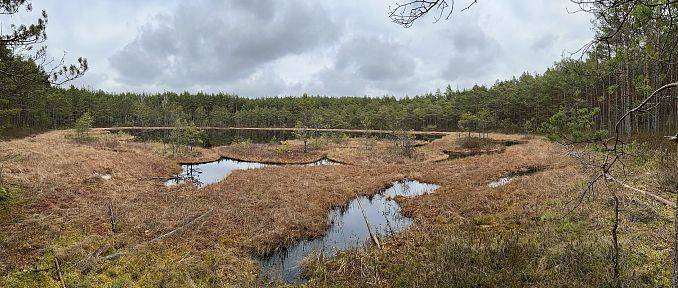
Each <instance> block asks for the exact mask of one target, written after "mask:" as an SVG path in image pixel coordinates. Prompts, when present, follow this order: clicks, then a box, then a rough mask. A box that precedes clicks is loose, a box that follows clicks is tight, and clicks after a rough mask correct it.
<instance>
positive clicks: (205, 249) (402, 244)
mask: <svg viewBox="0 0 678 288" xmlns="http://www.w3.org/2000/svg"><path fill="white" fill-rule="evenodd" d="M490 137H492V138H494V139H504V140H519V138H520V136H511V135H499V134H493V135H490ZM455 141H456V137H455V135H450V136H446V137H445V138H442V139H438V140H436V141H433V142H432V143H430V144H427V145H424V146H421V147H418V148H417V154H415V155H417V156H416V157H415V158H413V159H409V160H403V161H402V162H401V161H400V160H398V159H396V158H391V156H389V154H388V152H387V151H389V150H388V149H389V146H388V145H391V143H389V142H385V141H376V143H367V142H366V140H356V139H352V140H349V141H346V142H344V143H337V144H327V145H325V146H323V147H320V148H317V149H315V150H313V151H312V152H311V153H303V152H300V150H299V149H300V148H301V145H302V144H301V143H299V142H295V141H292V142H291V143H290V146H291V150H290V152H289V153H288V154H284V155H283V154H280V153H277V152H276V149H277V147H278V144H261V145H259V144H257V145H255V144H253V145H252V146H251V147H247V148H245V147H236V146H229V147H219V148H218V149H215V150H216V151H218V154H219V155H223V156H226V157H229V158H236V159H243V160H249V161H262V162H282V163H306V162H313V161H315V160H317V159H320V158H322V157H323V156H325V155H327V156H329V157H330V158H331V159H336V160H339V161H341V162H346V163H352V164H361V165H339V166H317V167H298V166H284V167H267V168H263V169H254V170H246V171H235V172H233V173H232V174H231V175H229V176H228V178H227V179H226V180H225V181H222V182H219V183H216V184H214V185H210V186H207V187H206V188H203V189H197V188H195V187H193V186H190V185H179V186H177V187H174V188H167V187H165V186H163V185H162V182H161V181H159V180H157V179H154V178H156V177H167V176H170V175H172V174H174V173H177V172H178V171H179V170H180V167H179V165H178V164H177V163H176V162H175V161H172V160H169V159H166V158H163V157H161V156H160V155H159V154H158V153H157V147H156V146H154V145H157V144H143V143H130V142H128V141H120V142H119V143H118V144H117V146H116V148H115V149H108V148H105V147H103V146H98V144H86V145H84V144H83V145H81V144H76V143H72V142H69V141H67V140H65V138H64V132H60V131H57V132H50V133H46V134H41V135H38V136H36V137H31V138H27V139H21V140H14V141H10V142H5V143H3V145H2V147H1V148H0V157H2V156H7V157H9V159H10V160H7V161H6V163H5V164H3V167H4V169H3V172H4V173H3V174H4V175H5V178H6V179H7V181H8V182H9V183H10V184H11V185H12V187H20V188H21V194H20V195H18V196H16V197H17V198H20V199H21V201H19V202H20V203H21V204H17V205H15V206H14V208H12V210H7V211H12V216H11V217H10V216H7V214H5V215H4V217H0V221H1V222H0V228H1V231H12V232H11V233H6V232H0V247H2V248H3V249H1V251H0V263H2V264H3V265H0V269H2V271H3V273H8V274H7V276H5V277H4V278H0V283H3V281H5V283H14V282H12V281H25V282H26V283H43V284H44V283H45V282H44V281H47V282H49V281H51V280H49V279H47V278H51V276H50V275H52V274H51V273H52V272H51V271H50V270H46V271H43V272H37V273H33V272H30V273H29V274H25V273H23V274H22V272H20V271H21V269H27V268H28V267H34V266H31V265H37V267H38V269H49V268H50V267H51V266H50V265H51V264H50V263H52V262H51V259H53V257H55V256H57V257H60V259H61V260H62V262H63V263H64V265H63V267H64V270H65V271H64V272H65V274H66V275H69V276H67V277H66V278H67V279H66V280H67V282H68V284H69V287H71V286H78V285H84V286H107V285H113V284H117V285H121V286H130V285H132V284H135V285H139V286H169V287H183V286H190V285H191V283H194V284H196V285H198V286H200V285H210V284H217V285H219V286H229V285H238V286H256V285H257V283H256V281H257V280H256V272H257V268H256V264H255V262H253V261H252V258H251V257H250V255H251V254H250V253H251V252H255V253H266V252H269V251H271V250H273V249H275V248H278V247H281V246H284V245H286V244H288V243H291V242H293V241H296V240H299V239H302V238H306V237H314V236H319V235H322V234H324V233H325V229H326V228H327V223H326V216H327V212H328V211H329V210H330V209H331V208H332V207H335V206H340V205H345V204H346V203H348V202H349V201H350V200H351V199H352V198H354V197H356V196H357V195H371V194H375V193H377V192H378V191H380V190H381V189H383V188H386V187H387V186H388V185H389V184H390V183H392V182H393V181H395V180H399V179H403V178H411V179H416V180H419V181H423V182H428V183H435V184H438V185H441V186H442V187H441V188H440V189H438V190H437V191H436V193H434V194H430V195H425V196H421V197H417V198H412V199H409V198H407V199H405V198H402V199H401V198H398V201H399V202H401V204H402V207H403V211H404V213H405V214H407V215H411V216H412V217H414V218H415V219H416V221H417V223H418V224H417V228H416V229H415V230H413V231H411V232H407V233H405V234H403V235H401V236H398V237H395V238H393V240H392V241H387V242H386V243H387V244H386V245H387V247H388V248H387V249H386V250H385V251H384V252H378V251H374V250H368V251H367V252H365V253H372V254H374V255H376V256H374V257H376V258H375V259H376V260H375V262H374V263H375V264H380V265H384V264H383V262H379V261H377V260H379V259H382V260H383V259H385V258H383V257H386V256H389V257H390V256H393V255H396V254H397V253H402V252H403V251H405V252H407V251H410V250H411V249H414V247H429V248H435V247H433V246H430V245H433V244H426V243H429V242H425V241H424V239H438V240H440V239H441V238H436V237H432V235H437V234H438V233H440V232H441V231H446V233H448V232H449V231H456V229H466V228H468V227H475V228H473V229H486V230H488V231H489V232H488V233H490V234H492V233H503V232H505V231H520V232H525V233H528V232H529V231H530V229H531V228H532V227H535V225H540V223H542V222H544V220H543V219H544V218H547V219H550V218H549V217H550V216H549V217H545V215H546V214H548V213H560V212H561V211H563V210H564V209H563V206H564V205H563V204H562V203H564V202H565V201H566V200H567V199H570V198H573V197H574V196H576V195H575V194H574V192H576V191H577V189H579V188H580V186H578V185H581V181H582V179H583V177H582V175H581V174H580V173H579V171H578V170H577V169H576V168H575V167H576V165H575V164H574V163H573V161H572V160H571V159H569V158H567V157H566V156H565V155H564V153H563V151H561V150H559V148H557V147H555V146H554V145H552V144H550V143H547V142H546V141H544V140H542V139H539V138H535V139H531V140H529V141H528V142H526V143H525V144H522V145H515V146H510V147H506V148H505V150H504V152H503V153H501V154H488V155H480V156H475V157H468V158H463V159H457V160H452V161H443V162H435V161H436V160H439V159H440V158H441V157H447V155H445V154H444V151H454V150H455V149H459V148H458V147H457V146H456V144H455ZM368 146H369V147H370V149H373V150H371V151H370V152H364V151H367V148H366V147H368ZM200 151H201V155H200V156H199V157H198V158H200V159H202V158H201V157H206V158H210V157H214V155H215V154H216V153H215V152H213V151H212V150H200ZM361 151H362V152H361ZM370 153H373V154H370ZM184 160H191V159H184ZM193 160H196V159H193ZM196 161H197V160H196ZM367 164H369V165H367ZM535 167H537V168H539V169H542V170H543V172H540V173H536V174H534V175H530V176H522V177H519V178H518V179H517V180H516V181H513V182H511V183H509V184H508V185H506V186H503V187H500V188H497V189H491V188H489V187H487V183H489V182H491V181H493V180H496V179H498V178H500V177H503V176H506V175H512V174H513V173H515V172H517V171H521V170H525V169H531V168H535ZM96 173H99V174H110V175H112V179H111V180H108V181H107V180H103V179H100V178H99V177H97V176H96V175H97V174H96ZM109 203H112V207H114V211H115V214H116V218H117V224H118V233H115V234H114V233H113V232H112V231H111V227H110V218H109V210H108V206H109ZM549 203H551V204H549ZM553 203H561V204H558V205H557V204H553ZM642 203H644V202H642ZM596 205H599V206H591V207H592V208H590V209H589V210H587V212H586V213H588V214H584V216H578V217H580V218H581V219H580V218H577V219H576V221H578V222H577V223H579V222H580V221H583V220H582V219H584V218H585V219H589V218H591V219H594V220H595V219H598V220H595V221H592V222H591V223H592V224H591V227H590V228H591V229H592V231H605V229H607V226H606V225H607V224H608V223H607V220H606V219H609V218H607V216H606V215H605V214H603V213H604V211H606V210H605V209H606V206H605V205H606V204H605V203H604V202H602V204H596ZM646 208H647V207H645V208H643V207H641V208H638V209H640V210H639V212H638V213H637V215H636V216H634V217H635V218H634V219H636V220H637V221H641V220H642V221H645V222H648V223H649V224H643V225H647V226H644V227H645V228H643V229H658V228H660V227H668V226H670V225H669V224H667V223H665V222H662V221H653V220H652V219H654V218H652V217H649V216H647V213H651V212H648V211H645V210H647V209H646ZM653 209H654V208H653ZM658 209H659V208H658ZM209 210H212V211H213V213H212V214H211V217H210V218H208V219H207V220H206V221H205V222H202V223H198V224H197V225H195V226H194V227H191V228H190V229H187V231H186V232H184V233H182V234H180V235H177V236H175V237H171V238H168V239H166V240H163V241H161V242H159V243H155V244H152V245H148V246H146V247H144V248H143V249H139V250H136V251H132V253H131V254H129V255H123V256H122V257H121V258H120V259H118V260H113V261H105V262H96V261H93V258H96V257H91V256H92V255H93V254H100V255H108V254H110V253H113V252H115V251H123V250H125V249H127V248H129V247H134V246H135V245H137V244H139V243H145V242H147V241H149V240H150V239H153V238H155V237H157V236H158V235H161V234H163V233H166V232H168V231H171V230H173V229H175V228H176V227H179V226H181V225H182V224H183V223H185V222H186V221H187V219H192V218H194V217H195V216H196V215H200V214H202V213H205V212H206V211H209ZM652 211H654V210H652ZM3 213H7V212H6V211H3ZM0 214H1V213H0ZM548 215H550V214H548ZM601 215H603V216H601ZM650 216H651V215H650ZM660 218H661V217H660ZM638 219H640V220H638ZM648 219H650V220H648ZM548 223H551V222H548ZM542 224H543V223H542ZM549 225H551V224H549ZM553 225H556V224H553ZM557 225H562V223H558V224H557ZM464 227H466V228H464ZM548 227H550V226H548ZM469 229H470V228H469ZM545 229H546V228H545ZM554 229H555V228H554ZM664 230H668V229H664ZM629 233H630V232H629ZM630 234H631V233H630ZM633 235H635V234H633ZM656 237H657V238H656V239H652V240H649V241H647V240H644V242H643V240H633V241H640V242H642V243H645V244H647V245H656V247H664V246H666V245H664V244H667V243H666V241H665V240H666V239H664V237H665V235H664V234H661V235H657V236H656ZM554 238H556V237H554ZM422 241H424V242H422ZM441 241H442V240H441ZM629 241H631V240H629ZM629 243H630V242H629ZM420 244H421V245H420ZM417 245H420V246H417ZM426 245H429V246H426ZM520 245H522V244H520V243H518V244H516V247H520ZM667 245H668V244H667ZM667 247H668V246H667ZM662 249H663V248H662ZM102 250H103V251H102ZM657 250H659V251H662V250H660V249H658V248H657V249H655V250H652V251H657ZM389 251H392V252H389ZM412 251H416V249H414V250H412ZM488 253H489V252H488ZM657 253H661V255H664V256H666V254H668V252H657ZM402 255H410V254H407V253H405V254H402ZM422 255H423V256H422V257H423V258H413V259H419V260H422V261H423V260H426V261H430V260H431V259H430V258H427V257H424V256H426V255H427V254H422ZM488 255H491V253H490V254H488ZM356 257H357V258H340V259H338V260H337V261H348V262H347V263H350V265H353V266H351V267H359V266H355V262H354V261H359V259H360V258H359V257H363V256H360V255H358V256H356ZM403 257H404V256H403ZM431 257H435V255H434V254H431ZM389 261H391V260H389ZM408 261H409V260H408V259H406V258H395V259H392V263H394V265H395V264H397V265H403V264H412V263H414V262H408ZM323 265H329V266H326V267H333V266H332V265H334V264H332V263H325V264H323ZM347 265H348V264H347ZM526 265H527V264H526ZM525 267H531V266H529V265H527V266H525ZM384 268H385V269H386V268H388V267H384ZM333 271H334V272H333V273H329V274H328V273H327V272H326V273H324V274H323V273H318V274H315V276H316V277H323V278H322V279H328V280H327V281H330V282H323V281H320V280H318V279H321V278H316V279H315V280H314V282H312V283H316V284H317V285H319V286H325V285H329V284H332V281H336V282H337V283H344V284H345V285H348V286H352V285H353V284H356V283H355V282H351V281H349V279H362V278H360V277H357V275H356V274H355V273H358V272H359V271H358V270H351V269H343V270H342V269H336V270H333ZM386 271H387V270H384V272H386ZM388 271H390V272H388V273H394V274H389V275H390V276H388V275H381V276H380V277H381V278H379V279H378V281H377V279H375V281H376V282H371V283H376V284H382V285H384V286H399V285H397V282H394V280H395V279H394V278H393V277H395V276H399V275H400V274H398V273H395V272H393V271H391V270H388ZM421 272H423V270H421ZM32 273H33V274H32ZM26 275H33V276H35V275H37V276H36V277H38V278H39V279H32V278H31V279H29V280H30V281H29V280H26V277H28V276H26ZM375 275H380V274H375ZM400 276H402V275H400ZM40 277H42V278H40ZM324 277H327V278H324ZM17 279H18V280H17ZM22 279H23V280H22ZM120 279H122V280H120ZM422 279H424V278H422ZM52 280H53V279H52ZM31 281H33V282H31ZM41 281H43V282H41ZM116 281H123V282H116ZM389 283H390V284H391V285H386V284H389ZM427 283H428V284H431V283H432V282H427ZM376 284H375V286H377V285H376ZM339 285H341V284H339ZM368 286H369V285H368Z"/></svg>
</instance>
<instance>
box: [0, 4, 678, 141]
mask: <svg viewBox="0 0 678 288" xmlns="http://www.w3.org/2000/svg"><path fill="white" fill-rule="evenodd" d="M654 2H657V4H651V3H645V4H642V3H641V2H638V3H636V2H635V1H628V3H627V4H626V5H619V6H616V7H612V8H611V9H610V8H608V7H604V8H605V9H603V8H601V7H596V6H595V5H593V6H590V7H589V6H587V7H589V9H590V11H589V12H591V13H593V14H594V15H595V16H596V21H595V22H594V25H595V27H594V28H595V30H596V35H597V36H596V39H594V40H593V41H592V42H591V43H590V44H589V45H587V46H585V47H583V48H582V49H583V52H581V53H580V54H578V55H573V57H570V58H566V59H563V60H561V61H559V62H557V63H555V64H554V65H553V66H552V67H551V68H549V69H547V70H546V71H545V72H544V73H543V74H538V75H531V74H528V73H525V74H523V75H521V76H519V77H517V78H514V79H510V80H505V81H498V82H497V83H495V84H494V85H492V86H491V87H485V86H475V87H473V88H471V89H465V90H463V91H455V90H453V89H451V88H450V86H448V87H447V88H445V89H442V90H441V89H437V88H436V87H432V88H431V89H432V91H434V90H435V91H436V92H434V93H429V94H426V95H420V96H415V97H405V98H402V99H397V98H395V97H392V96H383V97H353V96H352V97H326V96H308V95H303V96H300V95H299V96H297V97H292V96H290V97H270V98H261V99H251V98H247V97H241V96H238V95H230V94H222V93H219V94H205V93H193V94H192V93H180V94H177V93H171V92H167V93H160V94H135V93H123V94H113V93H107V92H104V91H90V90H86V89H81V88H75V87H71V88H67V89H66V88H59V87H57V86H55V85H53V83H51V82H50V81H32V82H30V83H31V85H16V84H13V83H12V82H11V81H12V79H13V78H12V77H3V78H0V81H2V82H3V83H2V85H0V127H3V128H4V130H5V131H6V133H16V131H21V130H45V129H56V128H65V127H70V126H72V125H73V124H74V122H75V120H76V119H77V118H79V117H80V116H81V115H82V114H83V113H85V112H90V113H91V114H92V115H93V117H94V125H95V126H99V127H109V126H129V125H134V126H171V125H172V124H173V123H175V121H176V120H177V119H180V118H181V119H185V120H188V121H193V122H194V123H195V124H196V125H199V126H236V127H292V126H295V125H298V123H301V124H302V125H303V126H305V127H315V128H369V129H402V130H411V129H414V130H445V131H449V130H457V129H460V127H458V126H459V120H460V119H462V118H466V119H469V118H471V119H482V121H478V122H477V123H476V125H474V126H473V127H472V128H475V129H482V130H495V131H506V132H538V131H539V127H540V126H541V124H542V123H544V122H545V121H547V120H548V119H549V117H551V115H553V114H554V113H556V112H558V111H561V110H565V111H567V110H571V109H579V108H587V109H591V111H594V112H597V114H596V115H597V116H596V117H595V119H594V121H595V123H596V127H597V128H601V129H609V128H610V127H611V126H613V125H614V123H615V122H616V120H617V119H618V118H619V117H620V116H621V115H622V114H623V113H624V112H625V111H627V110H628V109H630V108H631V107H632V106H634V105H635V104H637V103H638V102H639V101H641V100H642V99H644V98H645V97H647V95H649V94H650V93H651V92H652V91H654V89H656V88H658V87H660V86H662V85H663V84H666V83H669V82H675V81H676V80H678V65H677V63H676V61H678V60H677V58H678V49H676V46H677V44H678V25H676V24H675V23H674V22H673V20H674V17H673V16H672V15H678V3H664V2H665V1H664V2H662V1H653V3H654ZM0 53H1V55H0V58H2V62H0V65H2V66H3V67H0V70H5V71H7V70H8V69H9V70H11V69H21V70H22V71H23V72H22V73H23V75H27V73H26V71H29V72H30V73H32V74H33V77H34V78H36V79H40V78H41V77H43V78H47V75H46V73H45V72H44V71H42V70H41V69H38V65H36V64H35V63H34V61H33V60H30V59H26V58H24V57H22V56H21V54H20V53H15V52H13V50H10V49H8V48H5V47H3V48H2V50H0ZM41 83H42V84H41ZM670 93H673V94H671V95H673V96H674V97H670V96H671V95H663V97H660V98H658V99H659V100H658V101H663V102H662V103H655V105H652V106H651V107H652V109H648V110H647V111H645V113H643V114H638V115H634V117H629V118H627V119H625V121H624V123H623V127H622V128H623V130H624V131H625V132H626V134H627V135H632V134H635V133H643V132H653V133H664V134H665V133H669V132H673V131H676V130H678V115H677V114H676V111H677V110H678V109H677V108H678V101H676V97H675V96H676V92H675V91H673V92H670ZM659 104H662V105H659ZM479 123H482V124H479ZM467 128H468V127H467Z"/></svg>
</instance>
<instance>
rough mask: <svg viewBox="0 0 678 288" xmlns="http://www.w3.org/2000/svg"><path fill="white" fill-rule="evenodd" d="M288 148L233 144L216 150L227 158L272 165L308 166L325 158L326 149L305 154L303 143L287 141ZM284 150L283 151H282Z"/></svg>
mask: <svg viewBox="0 0 678 288" xmlns="http://www.w3.org/2000/svg"><path fill="white" fill-rule="evenodd" d="M286 143H287V145H288V146H286V147H284V146H283V144H277V143H264V144H262V143H257V144H246V145H242V144H233V145H229V146H221V147H217V148H214V150H216V151H218V153H219V154H220V155H221V156H223V157H226V158H230V159H235V160H241V161H249V162H262V163H270V164H307V163H312V162H316V161H318V160H320V159H322V158H324V157H325V156H326V155H327V154H326V149H325V148H320V149H310V151H308V152H307V153H304V144H303V142H301V141H286ZM281 148H282V149H281Z"/></svg>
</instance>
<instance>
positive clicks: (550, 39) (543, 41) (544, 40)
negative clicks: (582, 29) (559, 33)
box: [530, 34, 558, 51]
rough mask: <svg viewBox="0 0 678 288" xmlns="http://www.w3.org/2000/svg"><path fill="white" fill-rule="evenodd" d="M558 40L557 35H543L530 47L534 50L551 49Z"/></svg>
mask: <svg viewBox="0 0 678 288" xmlns="http://www.w3.org/2000/svg"><path fill="white" fill-rule="evenodd" d="M557 40H558V37H556V36H555V35H551V34H548V35H542V36H541V37H539V39H537V40H535V41H534V42H533V43H532V45H530V48H532V50H536V51H544V50H549V49H551V47H553V45H554V44H555V42H556V41H557Z"/></svg>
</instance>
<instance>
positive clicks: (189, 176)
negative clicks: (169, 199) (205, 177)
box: [173, 165, 203, 186]
mask: <svg viewBox="0 0 678 288" xmlns="http://www.w3.org/2000/svg"><path fill="white" fill-rule="evenodd" d="M185 167H186V168H185V169H184V171H183V172H181V174H179V175H177V177H175V178H174V179H173V180H174V183H175V184H181V183H184V182H188V181H190V182H191V183H193V185H195V186H202V185H203V182H202V181H200V174H202V170H201V169H199V168H197V165H186V166H185Z"/></svg>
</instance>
